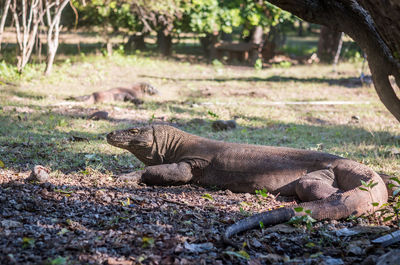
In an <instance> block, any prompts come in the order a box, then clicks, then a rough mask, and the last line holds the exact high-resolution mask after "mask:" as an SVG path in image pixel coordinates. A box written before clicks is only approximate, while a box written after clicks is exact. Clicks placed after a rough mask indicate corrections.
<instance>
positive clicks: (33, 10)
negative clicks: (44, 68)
mask: <svg viewBox="0 0 400 265" xmlns="http://www.w3.org/2000/svg"><path fill="white" fill-rule="evenodd" d="M10 10H11V12H12V14H13V17H14V23H15V29H16V35H17V42H18V55H17V61H18V62H17V69H18V72H20V73H21V72H22V70H23V69H24V67H25V66H26V64H27V63H28V61H29V59H30V57H31V54H32V50H33V47H34V44H35V40H36V34H37V31H38V27H39V24H40V21H41V19H42V17H43V11H42V0H31V1H28V0H12V3H11V5H10Z"/></svg>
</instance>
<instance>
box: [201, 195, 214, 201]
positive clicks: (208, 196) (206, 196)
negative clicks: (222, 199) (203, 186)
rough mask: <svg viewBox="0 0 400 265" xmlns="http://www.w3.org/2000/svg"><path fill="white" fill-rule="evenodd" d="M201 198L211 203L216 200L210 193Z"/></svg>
mask: <svg viewBox="0 0 400 265" xmlns="http://www.w3.org/2000/svg"><path fill="white" fill-rule="evenodd" d="M201 197H202V198H203V199H206V200H209V201H213V200H214V198H213V197H212V196H211V194H209V193H204V194H203V195H202V196H201Z"/></svg>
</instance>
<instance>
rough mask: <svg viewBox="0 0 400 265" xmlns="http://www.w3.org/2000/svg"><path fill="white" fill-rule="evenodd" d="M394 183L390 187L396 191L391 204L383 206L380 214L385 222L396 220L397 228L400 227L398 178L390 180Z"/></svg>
mask: <svg viewBox="0 0 400 265" xmlns="http://www.w3.org/2000/svg"><path fill="white" fill-rule="evenodd" d="M390 179H391V180H392V181H393V182H395V183H396V184H394V183H390V184H389V185H388V187H389V188H390V189H394V191H393V196H392V198H389V202H388V203H385V204H383V205H381V207H380V209H379V210H378V212H380V216H381V217H382V220H383V221H384V222H388V221H391V220H396V224H397V227H398V228H399V227H400V179H399V178H398V177H392V178H390Z"/></svg>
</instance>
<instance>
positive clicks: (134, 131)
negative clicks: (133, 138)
mask: <svg viewBox="0 0 400 265" xmlns="http://www.w3.org/2000/svg"><path fill="white" fill-rule="evenodd" d="M129 132H130V133H131V134H138V133H139V130H138V129H130V130H129Z"/></svg>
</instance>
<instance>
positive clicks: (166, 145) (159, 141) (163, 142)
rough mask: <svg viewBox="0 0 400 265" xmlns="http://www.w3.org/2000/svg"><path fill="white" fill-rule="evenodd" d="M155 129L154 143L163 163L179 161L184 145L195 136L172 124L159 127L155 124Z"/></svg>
mask: <svg viewBox="0 0 400 265" xmlns="http://www.w3.org/2000/svg"><path fill="white" fill-rule="evenodd" d="M153 130H154V144H155V148H156V150H157V154H158V156H159V157H160V161H161V164H168V163H176V162H179V160H180V159H181V155H182V150H181V149H182V146H184V143H186V142H188V141H189V140H190V139H192V138H194V136H193V135H191V134H188V133H185V132H183V131H181V130H177V129H175V128H174V127H171V126H162V125H158V126H157V128H155V127H154V126H153Z"/></svg>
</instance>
